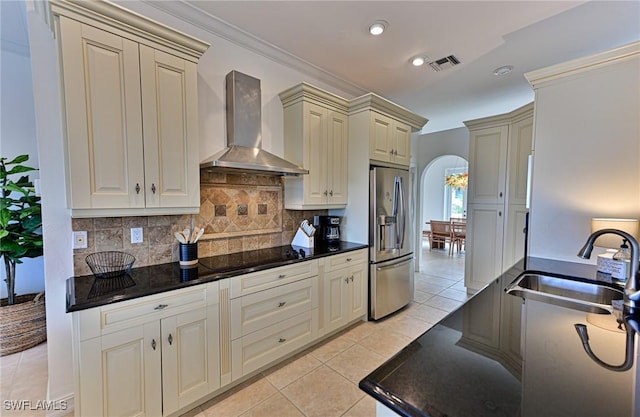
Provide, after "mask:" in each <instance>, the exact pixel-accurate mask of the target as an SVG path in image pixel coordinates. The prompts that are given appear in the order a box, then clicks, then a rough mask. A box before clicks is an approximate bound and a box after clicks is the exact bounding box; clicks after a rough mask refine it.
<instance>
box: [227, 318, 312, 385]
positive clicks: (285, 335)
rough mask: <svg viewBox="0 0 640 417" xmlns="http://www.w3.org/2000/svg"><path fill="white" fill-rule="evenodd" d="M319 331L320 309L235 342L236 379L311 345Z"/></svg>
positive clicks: (233, 349)
mask: <svg viewBox="0 0 640 417" xmlns="http://www.w3.org/2000/svg"><path fill="white" fill-rule="evenodd" d="M317 334H318V309H317V308H316V309H313V310H311V311H306V312H304V313H302V314H299V315H297V316H296V317H293V318H290V319H288V320H285V321H282V322H280V323H277V324H274V325H273V326H269V327H267V328H264V329H262V330H258V331H257V332H253V333H251V334H249V335H247V336H244V337H241V338H239V339H236V340H234V341H232V342H231V346H232V349H231V350H232V352H233V365H232V374H233V377H232V378H233V379H234V380H235V379H238V378H240V377H242V376H244V375H247V374H249V373H251V372H253V371H255V370H257V369H259V368H261V367H263V366H265V365H267V364H269V363H271V362H273V361H274V360H276V359H279V358H281V357H283V356H285V355H287V354H288V353H291V352H293V351H294V350H296V349H299V348H301V347H303V346H305V345H307V344H308V343H310V342H312V341H313V340H314V339H315V338H316V337H317Z"/></svg>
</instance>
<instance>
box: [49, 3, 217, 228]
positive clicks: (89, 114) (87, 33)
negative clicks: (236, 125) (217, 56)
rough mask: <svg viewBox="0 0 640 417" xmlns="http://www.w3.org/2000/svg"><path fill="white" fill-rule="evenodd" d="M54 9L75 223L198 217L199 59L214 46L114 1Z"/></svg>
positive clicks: (61, 5)
mask: <svg viewBox="0 0 640 417" xmlns="http://www.w3.org/2000/svg"><path fill="white" fill-rule="evenodd" d="M51 8H52V11H53V13H54V15H55V16H56V28H57V36H58V39H59V46H60V47H59V54H60V55H59V57H60V67H61V75H62V92H63V95H64V112H65V115H64V117H65V119H64V122H65V123H64V124H65V127H66V135H65V136H66V150H67V160H66V167H67V200H68V206H69V207H70V208H71V212H72V216H74V217H90V216H105V215H147V214H169V213H175V214H178V213H195V212H197V211H198V210H199V203H200V196H199V153H198V141H199V138H198V131H197V129H198V120H197V114H198V99H197V61H198V58H199V57H200V56H201V55H202V53H203V52H204V51H205V50H206V49H207V47H208V45H207V44H205V43H203V42H201V41H198V40H196V39H194V38H191V37H188V36H186V35H184V34H182V33H179V32H176V31H173V30H171V29H169V28H167V27H165V26H162V25H159V24H157V23H155V22H153V21H150V20H147V19H145V18H143V17H140V16H139V15H135V14H132V13H129V12H128V11H126V10H125V9H122V8H120V7H118V6H114V5H112V4H110V3H105V2H82V3H70V2H66V1H62V0H57V1H52V2H51ZM107 16H109V17H107ZM113 17H116V18H117V19H113Z"/></svg>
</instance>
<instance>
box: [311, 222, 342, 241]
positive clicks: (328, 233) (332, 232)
mask: <svg viewBox="0 0 640 417" xmlns="http://www.w3.org/2000/svg"><path fill="white" fill-rule="evenodd" d="M340 220H341V217H339V216H314V217H313V223H314V225H315V226H316V228H317V229H318V232H319V233H316V235H317V236H318V243H319V244H321V245H329V246H331V245H336V244H338V243H340Z"/></svg>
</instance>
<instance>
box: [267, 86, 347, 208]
mask: <svg viewBox="0 0 640 417" xmlns="http://www.w3.org/2000/svg"><path fill="white" fill-rule="evenodd" d="M280 100H281V101H282V105H283V107H284V141H285V158H286V159H288V160H290V161H291V162H294V163H296V164H298V165H300V166H302V167H303V168H305V169H308V170H309V174H308V175H301V176H299V177H291V178H286V179H285V208H287V209H293V210H303V209H304V210H306V209H319V208H341V207H344V206H345V205H346V204H347V181H348V178H347V168H348V160H349V155H348V151H349V120H348V116H347V104H348V103H347V101H346V100H344V99H342V98H340V97H338V96H335V95H333V94H331V93H329V92H326V91H324V90H321V89H319V88H316V87H314V86H311V85H309V84H306V83H302V84H299V85H297V86H294V87H292V88H290V89H288V90H286V91H283V92H282V93H280Z"/></svg>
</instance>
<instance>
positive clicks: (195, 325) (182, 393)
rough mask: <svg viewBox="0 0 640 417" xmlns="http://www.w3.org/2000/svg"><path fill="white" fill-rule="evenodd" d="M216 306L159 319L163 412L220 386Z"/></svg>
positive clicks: (192, 400) (173, 409) (172, 410)
mask: <svg viewBox="0 0 640 417" xmlns="http://www.w3.org/2000/svg"><path fill="white" fill-rule="evenodd" d="M218 321H219V318H218V306H217V305H213V306H209V307H208V308H198V309H195V310H193V311H188V312H186V313H182V314H178V315H176V316H173V317H168V318H165V319H162V321H161V334H162V394H163V395H162V399H163V414H164V415H167V414H171V413H173V412H175V411H176V410H178V409H179V408H181V407H184V406H186V405H188V404H190V403H192V402H194V401H196V400H197V399H199V398H202V397H204V396H206V395H207V394H209V393H210V392H213V391H214V390H216V389H217V388H219V387H220V367H219V361H220V360H219V355H218V337H217V336H218Z"/></svg>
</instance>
